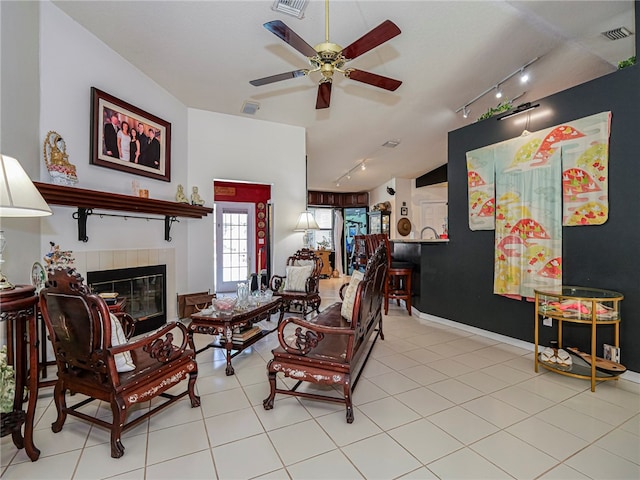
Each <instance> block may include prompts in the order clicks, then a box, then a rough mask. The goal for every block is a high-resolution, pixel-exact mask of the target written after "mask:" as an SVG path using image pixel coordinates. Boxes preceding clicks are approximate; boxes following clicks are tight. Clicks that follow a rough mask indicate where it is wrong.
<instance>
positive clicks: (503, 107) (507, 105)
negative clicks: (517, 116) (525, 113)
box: [477, 100, 513, 121]
mask: <svg viewBox="0 0 640 480" xmlns="http://www.w3.org/2000/svg"><path fill="white" fill-rule="evenodd" d="M512 108H513V105H512V102H511V100H505V101H504V102H501V103H499V104H498V105H497V106H495V107H489V109H488V110H487V111H486V112H484V113H483V114H482V115H480V116H479V117H478V120H477V121H480V120H484V119H486V118H491V117H493V116H494V115H497V114H498V113H502V112H506V111H508V110H511V109H512Z"/></svg>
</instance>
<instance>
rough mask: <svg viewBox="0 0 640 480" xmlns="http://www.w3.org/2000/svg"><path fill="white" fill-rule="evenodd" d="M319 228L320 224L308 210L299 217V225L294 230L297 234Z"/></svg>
mask: <svg viewBox="0 0 640 480" xmlns="http://www.w3.org/2000/svg"><path fill="white" fill-rule="evenodd" d="M319 228H320V227H319V226H318V222H316V219H315V218H313V214H312V213H311V212H310V211H308V210H306V211H304V212H302V213H301V214H300V216H299V217H298V223H297V224H296V228H294V229H293V230H294V231H295V232H304V231H307V230H318V229H319Z"/></svg>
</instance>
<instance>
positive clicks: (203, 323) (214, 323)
mask: <svg viewBox="0 0 640 480" xmlns="http://www.w3.org/2000/svg"><path fill="white" fill-rule="evenodd" d="M281 309H282V300H281V299H280V297H273V298H272V299H271V300H269V301H267V302H265V303H262V304H260V305H257V306H252V307H248V308H247V309H246V310H241V311H234V312H233V313H228V314H225V313H220V312H215V311H214V312H212V313H208V312H206V311H201V312H198V313H194V314H193V315H191V323H190V324H189V325H188V326H187V329H188V331H189V344H190V345H191V348H192V349H193V350H194V351H195V352H196V354H198V353H200V352H202V351H203V350H206V349H208V348H224V349H225V350H226V351H227V369H226V374H227V375H233V374H234V370H233V366H232V365H231V359H232V358H233V357H235V356H236V355H238V354H239V353H240V352H242V351H243V350H244V349H245V348H247V347H249V346H251V345H253V344H254V343H256V342H257V341H258V340H260V339H261V338H263V337H265V336H267V335H269V334H270V333H271V332H274V331H275V330H277V329H278V322H274V327H273V328H272V329H270V330H262V331H261V332H260V333H258V334H257V335H255V336H253V337H251V338H249V339H248V340H245V341H244V342H242V343H238V342H234V341H233V330H234V329H235V328H241V327H251V326H252V325H253V324H254V323H256V322H259V321H261V320H264V319H266V318H269V317H270V316H271V315H273V314H275V313H279V312H280V310H281ZM194 333H204V334H207V335H218V334H220V335H222V339H221V340H222V341H218V340H214V341H213V342H211V343H210V344H208V345H207V346H205V347H203V348H201V349H200V350H196V348H195V344H194V342H193V334H194ZM232 352H234V353H232Z"/></svg>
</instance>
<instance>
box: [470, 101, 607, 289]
mask: <svg viewBox="0 0 640 480" xmlns="http://www.w3.org/2000/svg"><path fill="white" fill-rule="evenodd" d="M610 123H611V112H603V113H599V114H596V115H592V116H589V117H585V118H582V119H579V120H574V121H572V122H569V123H567V124H565V125H560V126H556V127H552V128H549V129H545V130H541V131H538V132H535V133H531V134H528V135H527V136H522V137H518V138H514V139H511V140H507V141H504V142H501V143H497V144H494V145H490V146H487V147H483V148H480V149H477V150H473V151H470V152H467V155H466V156H467V178H468V192H469V228H470V229H471V230H491V229H494V228H495V230H496V237H495V272H494V293H498V294H501V295H510V296H515V297H520V296H524V297H532V296H533V294H534V292H533V290H534V289H536V288H540V287H554V286H559V285H560V284H561V283H562V226H563V225H564V226H578V225H600V224H602V223H604V222H606V220H607V218H608V209H609V207H608V182H607V180H608V150H609V131H610ZM494 177H495V178H494ZM496 198H497V201H496Z"/></svg>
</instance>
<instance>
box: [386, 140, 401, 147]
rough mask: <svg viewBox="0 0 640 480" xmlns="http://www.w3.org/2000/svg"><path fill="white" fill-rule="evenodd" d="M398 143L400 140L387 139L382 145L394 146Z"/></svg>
mask: <svg viewBox="0 0 640 480" xmlns="http://www.w3.org/2000/svg"><path fill="white" fill-rule="evenodd" d="M398 145H400V140H387V141H386V142H384V143H383V144H382V146H383V147H387V148H396V147H397V146H398Z"/></svg>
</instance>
